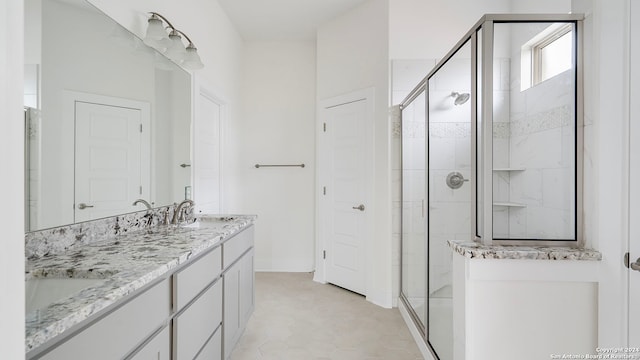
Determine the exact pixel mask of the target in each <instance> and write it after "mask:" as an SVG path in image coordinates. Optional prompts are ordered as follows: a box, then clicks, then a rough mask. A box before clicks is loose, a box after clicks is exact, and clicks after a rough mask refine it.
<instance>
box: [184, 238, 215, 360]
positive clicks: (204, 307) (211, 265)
mask: <svg viewBox="0 0 640 360" xmlns="http://www.w3.org/2000/svg"><path fill="white" fill-rule="evenodd" d="M221 272H222V249H221V248H220V247H218V248H216V249H214V250H213V251H211V252H210V253H208V254H206V255H204V256H203V257H201V258H200V259H197V260H195V262H194V263H193V264H191V265H189V266H188V267H186V268H184V269H183V270H181V271H179V272H177V273H176V274H174V276H173V281H174V283H173V284H174V299H175V304H176V311H177V315H176V316H175V317H174V319H173V354H174V359H189V360H191V359H194V358H195V357H196V355H198V353H200V352H201V350H204V349H205V348H207V345H209V344H208V341H209V339H210V338H211V337H212V336H213V335H214V334H215V333H217V332H221V331H222V330H221V324H222V279H221V278H220V273H221ZM221 356H222V354H221V353H218V354H217V356H214V357H213V358H212V359H220V357H221Z"/></svg>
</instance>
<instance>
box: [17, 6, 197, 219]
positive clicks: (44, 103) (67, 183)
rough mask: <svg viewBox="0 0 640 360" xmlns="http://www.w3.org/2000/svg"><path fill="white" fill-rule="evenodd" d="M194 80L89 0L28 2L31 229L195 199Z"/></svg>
mask: <svg viewBox="0 0 640 360" xmlns="http://www.w3.org/2000/svg"><path fill="white" fill-rule="evenodd" d="M190 90H191V77H190V75H189V74H188V73H187V72H185V71H184V70H183V69H181V68H180V67H179V66H177V65H175V64H174V63H172V62H171V61H169V60H168V59H166V58H165V57H164V56H162V55H160V54H159V53H157V52H156V51H155V50H153V49H151V48H149V47H147V46H146V45H144V44H143V43H142V41H141V40H140V39H138V38H137V37H136V36H134V35H133V34H132V33H130V32H129V31H127V30H126V29H124V28H123V27H122V26H120V25H119V24H117V23H116V22H115V21H114V20H112V19H111V18H109V17H108V16H106V15H105V14H103V13H102V12H100V11H99V10H97V9H96V8H94V7H93V6H92V5H90V4H88V3H87V2H86V1H84V0H47V1H42V0H26V1H25V129H26V131H25V134H26V141H25V152H26V164H25V172H26V174H25V175H26V179H27V183H26V194H25V197H26V198H25V200H26V204H25V208H26V213H27V214H26V220H27V221H26V223H27V229H26V230H27V231H34V230H40V229H45V228H50V227H55V226H61V225H67V224H71V223H75V222H80V221H86V220H92V219H97V218H102V217H106V216H114V215H118V214H123V213H128V212H133V211H139V210H143V209H144V208H145V207H144V205H142V204H139V205H135V206H134V205H133V202H134V201H135V200H136V199H139V198H142V199H145V200H147V201H149V202H150V203H151V204H152V205H153V206H154V207H158V206H164V205H168V204H171V203H174V202H180V201H181V200H183V199H185V196H189V192H190V191H189V190H190V185H191V169H190V167H188V166H180V165H181V164H186V165H188V164H190V127H191V98H190V96H191V91H190Z"/></svg>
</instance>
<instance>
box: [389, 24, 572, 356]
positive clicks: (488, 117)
mask: <svg viewBox="0 0 640 360" xmlns="http://www.w3.org/2000/svg"><path fill="white" fill-rule="evenodd" d="M583 20H584V15H582V14H487V15H484V16H482V17H481V18H480V20H478V21H477V22H476V23H475V24H474V26H472V27H471V29H470V30H469V31H468V32H467V33H466V34H465V35H464V36H463V37H462V38H461V39H460V40H459V41H458V42H457V43H456V45H455V46H454V47H453V48H452V49H451V50H450V51H449V52H448V53H447V54H446V55H445V56H444V57H443V58H442V59H441V60H440V61H439V62H438V63H437V64H436V65H435V67H434V68H433V69H432V70H431V71H430V72H429V73H428V74H427V76H425V77H424V78H423V79H422V80H421V81H420V82H419V83H418V84H417V85H416V87H415V88H414V89H413V90H411V92H410V93H409V94H408V95H407V96H406V97H405V99H403V100H402V101H401V102H400V104H399V105H400V109H401V115H402V110H403V109H404V108H405V107H406V106H408V105H409V104H410V103H411V102H413V101H414V100H415V99H416V98H417V97H418V96H420V95H421V94H422V93H423V92H424V94H425V96H426V99H425V115H426V117H425V153H426V154H425V162H426V164H425V169H426V170H425V172H426V174H425V198H426V199H425V201H426V203H427V206H428V204H429V196H430V192H429V180H428V179H429V136H428V135H429V130H428V129H429V111H428V109H429V96H428V94H429V86H428V82H429V79H430V78H431V77H433V76H434V75H435V74H436V73H437V72H438V70H440V69H441V68H442V67H443V66H444V65H445V64H446V63H447V62H448V61H449V60H450V59H451V58H452V57H453V56H454V55H455V54H456V53H457V52H458V50H460V48H462V47H463V46H464V45H466V43H467V42H470V44H471V99H470V100H471V119H470V123H471V139H470V141H471V176H470V179H469V185H470V186H471V189H470V190H471V191H470V192H471V196H470V202H471V206H470V209H471V214H470V215H471V219H470V220H471V221H470V222H471V229H470V233H471V235H472V236H471V237H472V239H470V240H474V241H477V242H481V243H482V244H483V245H492V244H499V245H529V246H531V245H554V246H571V247H576V246H583V245H584V237H583V214H582V204H583V152H582V149H583V144H584V135H583V128H584V111H583V109H584V105H583V104H584V94H583V44H582V41H583V33H584V32H583ZM532 22H543V23H547V22H548V23H552V22H567V23H573V24H575V30H576V35H575V36H576V40H575V44H576V49H575V50H576V52H575V64H574V66H575V71H576V73H575V98H574V104H575V131H576V134H575V150H576V151H575V161H576V162H575V172H576V174H575V175H576V176H575V196H576V197H575V206H576V208H575V239H574V240H535V239H532V240H528V239H527V240H519V239H506V240H503V239H493V171H492V169H493V146H492V145H493V144H492V140H493V62H494V59H493V44H494V42H493V35H494V33H493V26H494V24H495V23H532ZM480 30H482V39H481V40H482V42H481V44H480V46H479V44H478V33H479V31H480ZM480 51H481V55H482V64H481V65H482V68H481V69H478V62H477V60H478V54H479V52H480ZM488 64H489V65H491V66H489V65H488ZM479 71H481V73H480V74H479V73H478V72H479ZM478 75H481V78H482V83H481V84H478ZM478 90H480V92H481V93H482V98H481V99H480V104H478ZM478 105H481V109H482V114H481V115H482V118H481V128H480V134H478V121H479V115H480V114H478ZM401 119H402V117H401ZM401 121H402V120H401ZM479 135H480V136H479ZM481 139H482V140H483V141H482V142H481V146H482V153H481V154H478V147H477V145H478V143H479V142H480V140H481ZM480 156H481V159H480V158H479V157H480ZM480 160H482V168H481V169H480V166H479V164H478V162H479V161H480ZM486 169H491V171H486ZM479 170H485V171H484V174H483V175H484V176H483V178H482V179H483V183H482V185H483V186H482V189H478V188H477V180H478V171H479ZM401 182H402V179H401ZM479 191H480V192H481V195H482V196H483V199H484V202H483V204H482V205H483V207H482V211H483V220H482V226H483V235H484V236H483V237H479V236H477V234H478V232H477V229H478V228H477V225H478V218H477V215H478V214H477V211H478V208H477V206H478V198H477V196H478V192H479ZM487 199H489V201H487ZM401 203H402V198H401ZM428 213H429V212H428V211H427V219H426V221H425V242H426V243H425V269H426V271H427V274H426V277H425V279H426V281H425V301H426V302H425V309H426V314H425V315H426V316H425V319H426V323H425V324H421V323H420V320H419V319H418V318H417V315H416V313H415V311H414V310H413V309H412V308H411V306H410V303H409V302H408V299H407V298H406V296H405V295H404V294H403V292H402V277H403V274H402V264H403V263H402V251H403V250H402V241H400V247H401V248H400V254H401V271H400V300H401V302H402V303H403V305H404V307H405V308H406V309H407V310H408V313H409V315H410V317H411V318H412V321H413V323H414V325H415V326H416V328H417V329H418V330H419V332H420V333H421V335H422V340H423V341H424V343H425V344H426V346H427V348H428V349H429V351H430V353H431V355H432V356H433V357H434V358H436V359H439V357H438V356H437V354H436V352H435V349H434V348H433V347H432V345H431V344H430V342H429V311H428V308H429V305H428V301H429V300H428V296H427V295H428V291H429V266H428V261H429V257H428V255H429V254H428V250H429V242H430V238H429V218H428V216H429V215H428ZM402 216H403V215H401V217H402ZM401 223H402V220H401ZM494 241H495V243H494ZM454 296H455V294H454ZM420 325H422V326H420Z"/></svg>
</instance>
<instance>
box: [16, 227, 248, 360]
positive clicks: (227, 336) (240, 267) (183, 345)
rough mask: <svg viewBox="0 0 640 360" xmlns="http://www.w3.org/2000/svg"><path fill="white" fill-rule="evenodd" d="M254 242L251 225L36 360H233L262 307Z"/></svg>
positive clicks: (39, 352)
mask: <svg viewBox="0 0 640 360" xmlns="http://www.w3.org/2000/svg"><path fill="white" fill-rule="evenodd" d="M253 236H254V229H253V226H252V225H251V226H249V227H247V228H245V229H244V230H242V231H240V232H239V233H237V234H235V235H233V236H232V237H230V238H228V239H225V240H223V243H222V244H220V245H219V246H217V247H215V248H213V249H211V250H205V253H204V254H199V255H197V257H196V258H194V259H192V260H189V261H188V262H186V263H185V264H184V265H182V266H180V267H179V268H178V269H176V270H175V271H174V272H173V273H171V274H166V275H164V279H163V280H160V281H158V282H157V283H156V284H155V285H153V286H150V287H149V288H148V289H146V290H143V291H141V292H140V293H139V294H136V295H132V296H130V297H129V298H125V299H123V300H121V304H120V305H118V306H117V307H116V308H115V309H114V310H111V311H110V312H108V313H107V314H106V315H101V317H100V318H98V319H97V320H95V321H94V322H93V323H92V324H90V325H88V326H85V327H84V328H82V329H80V330H75V331H76V333H74V334H71V335H69V336H68V337H67V338H66V339H63V340H61V343H60V344H59V345H58V344H56V345H54V347H52V349H51V350H49V349H46V350H44V351H38V353H37V354H35V355H30V354H28V355H29V356H28V359H29V360H32V359H44V360H80V359H82V360H84V359H92V360H103V359H104V360H112V359H126V360H221V359H228V358H229V355H230V354H231V352H232V351H233V347H234V346H235V344H236V343H237V341H238V339H239V338H240V336H241V335H242V333H243V331H244V329H245V327H246V324H247V322H248V320H249V317H250V316H251V314H252V312H253V309H254V306H255V305H254V302H255V297H254V272H253V270H254V269H253V242H254V240H253Z"/></svg>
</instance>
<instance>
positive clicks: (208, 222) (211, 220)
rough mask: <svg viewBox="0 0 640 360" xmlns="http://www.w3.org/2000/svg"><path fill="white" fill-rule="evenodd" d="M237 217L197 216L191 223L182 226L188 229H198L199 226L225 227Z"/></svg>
mask: <svg viewBox="0 0 640 360" xmlns="http://www.w3.org/2000/svg"><path fill="white" fill-rule="evenodd" d="M234 219H235V217H217V216H215V217H214V216H202V217H198V218H196V221H195V222H192V223H190V224H186V225H181V227H184V228H187V229H197V228H215V227H218V228H219V227H224V226H225V225H226V224H228V223H229V222H230V221H232V220H234Z"/></svg>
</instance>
